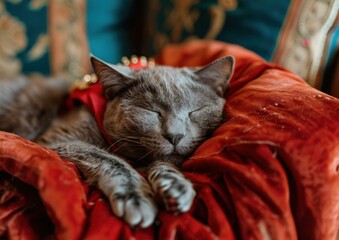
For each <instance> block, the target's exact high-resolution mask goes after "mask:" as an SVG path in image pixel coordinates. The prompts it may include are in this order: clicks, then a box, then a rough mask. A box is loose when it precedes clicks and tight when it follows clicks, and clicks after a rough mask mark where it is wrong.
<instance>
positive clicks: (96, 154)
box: [48, 141, 157, 227]
mask: <svg viewBox="0 0 339 240" xmlns="http://www.w3.org/2000/svg"><path fill="white" fill-rule="evenodd" d="M48 147H49V148H51V149H53V150H55V151H56V152H57V153H59V155H60V156H61V157H63V158H65V159H68V160H70V161H72V162H74V163H75V164H76V166H77V167H78V168H79V169H80V171H81V172H82V173H83V174H84V176H85V177H86V179H87V181H88V182H89V183H90V184H95V185H96V186H98V188H99V189H100V190H101V191H102V192H103V193H104V194H105V195H106V196H107V197H108V199H109V201H110V205H111V208H112V210H113V212H114V213H115V215H116V216H118V217H121V218H123V219H124V220H125V221H126V222H127V223H128V224H129V225H131V226H140V227H148V226H149V225H151V224H152V223H153V221H154V219H155V217H156V214H157V208H156V205H155V203H154V200H153V192H152V189H151V187H150V185H149V184H148V182H147V180H146V179H144V178H143V177H142V176H140V175H139V174H138V172H136V171H135V170H134V169H133V168H132V167H131V166H130V165H128V164H127V163H126V162H125V161H124V160H122V159H121V158H119V157H117V156H115V155H112V154H109V153H108V152H106V151H104V150H102V149H100V148H98V147H96V146H93V145H91V144H88V143H85V142H82V141H70V142H66V143H62V144H57V145H51V146H48Z"/></svg>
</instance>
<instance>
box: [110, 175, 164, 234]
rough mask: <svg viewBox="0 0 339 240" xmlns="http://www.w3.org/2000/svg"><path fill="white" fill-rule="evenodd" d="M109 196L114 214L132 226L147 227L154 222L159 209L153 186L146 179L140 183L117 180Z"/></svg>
mask: <svg viewBox="0 0 339 240" xmlns="http://www.w3.org/2000/svg"><path fill="white" fill-rule="evenodd" d="M107 196H108V197H109V201H110V205H111V208H112V210H113V212H114V214H115V215H116V216H118V217H121V218H123V219H124V220H125V221H126V222H127V223H128V224H129V225H130V226H131V227H141V228H146V227H148V226H150V225H151V224H152V223H153V222H154V219H155V217H156V215H157V212H158V211H157V207H156V204H155V202H154V200H153V193H152V190H151V187H150V186H149V184H148V183H147V182H146V181H145V180H144V179H142V180H140V182H138V183H135V182H134V183H131V182H128V183H126V182H124V181H122V182H121V181H116V184H114V187H113V188H112V189H111V193H110V194H108V195H107Z"/></svg>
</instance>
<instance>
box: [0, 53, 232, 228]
mask: <svg viewBox="0 0 339 240" xmlns="http://www.w3.org/2000/svg"><path fill="white" fill-rule="evenodd" d="M91 61H92V65H93V67H94V70H95V72H96V74H97V76H98V79H99V81H100V82H101V84H102V86H103V92H104V95H105V97H106V99H107V100H108V103H107V106H106V110H105V113H104V118H103V126H104V129H105V131H106V133H107V135H108V137H109V138H110V140H111V141H112V142H113V148H112V151H107V149H110V148H111V146H107V143H106V142H105V140H104V138H103V136H102V135H101V132H100V130H99V128H98V126H97V124H96V121H95V119H94V117H93V116H92V114H91V113H90V112H89V110H88V109H87V108H86V107H84V106H80V107H78V108H76V109H74V110H72V111H69V112H67V113H66V114H62V115H60V116H58V117H56V118H55V119H54V120H53V121H51V120H52V117H51V116H52V115H53V116H54V115H55V112H56V111H55V110H52V114H49V112H50V111H49V110H46V109H48V107H47V106H48V105H51V104H52V102H51V101H49V102H47V105H44V103H45V102H46V101H45V100H43V101H41V99H43V98H42V96H40V95H39V94H40V93H41V92H39V94H37V93H36V94H35V95H34V94H31V96H30V97H27V96H26V97H25V95H27V94H28V92H31V91H30V90H29V89H30V88H32V86H30V85H26V88H25V87H21V88H13V89H15V90H11V88H10V87H7V88H6V89H7V90H6V94H5V95H4V93H3V92H1V91H3V90H1V89H4V88H3V86H4V85H2V86H1V87H0V101H1V102H2V101H4V100H3V99H1V98H6V99H7V100H6V103H5V102H4V103H5V104H2V105H0V119H2V118H3V117H4V116H5V115H7V117H6V119H7V120H5V121H0V129H1V130H5V131H11V132H14V133H17V134H21V135H22V136H24V137H27V138H29V139H30V140H35V141H37V142H38V143H40V144H42V145H44V146H46V147H48V148H50V149H53V150H55V151H56V152H57V153H58V154H59V155H60V156H62V157H63V158H65V159H69V160H70V161H72V162H74V163H75V164H76V166H77V167H78V168H79V170H80V171H81V172H82V174H83V175H84V176H85V178H86V179H87V181H88V182H89V183H90V184H93V185H95V186H97V187H98V188H99V189H101V191H102V192H103V193H104V194H105V195H106V196H107V198H108V200H109V202H110V205H111V208H112V210H113V212H114V214H115V215H116V216H118V217H122V218H123V219H124V220H125V221H126V222H127V223H128V224H130V225H131V226H140V227H148V226H149V225H150V224H152V223H153V221H154V219H155V217H156V214H157V206H156V204H155V201H154V195H157V196H159V197H160V199H162V201H163V203H164V205H165V207H166V209H167V210H168V211H170V212H174V213H181V212H186V211H188V210H189V209H190V207H191V205H192V202H193V199H194V196H195V191H194V189H193V185H192V183H191V182H189V181H188V180H187V179H186V178H185V177H184V176H183V175H182V174H181V173H180V171H179V170H178V169H177V167H178V166H179V165H180V164H181V163H182V162H183V161H184V160H185V159H186V158H187V157H188V156H190V155H191V154H192V153H193V151H194V150H195V149H196V148H197V146H198V145H199V144H201V143H202V141H203V140H205V139H206V138H207V137H208V136H209V135H210V134H211V133H212V132H213V130H215V128H216V127H217V126H218V125H219V124H220V123H221V121H222V119H223V108H224V104H225V100H224V98H223V94H224V91H225V89H226V88H227V86H228V82H229V80H230V78H231V75H232V73H233V63H234V59H233V57H230V56H228V57H224V58H221V59H219V60H217V61H215V62H213V63H211V64H209V65H207V66H205V67H203V68H200V69H190V68H173V67H165V66H158V67H154V68H149V69H144V70H132V69H130V68H128V67H123V66H114V65H109V64H106V63H104V62H103V61H101V60H99V59H97V58H95V57H92V58H91ZM7 83H8V82H7ZM0 84H3V83H1V81H0ZM42 85H44V84H42ZM33 88H34V87H33ZM18 89H21V90H20V91H19V90H18ZM25 89H26V90H25ZM58 89H60V88H58ZM13 92H15V94H14V95H15V97H14V95H13V94H11V93H13ZM44 92H45V93H46V95H45V97H46V96H47V98H46V99H49V98H48V96H50V95H51V94H49V91H47V90H46V91H44ZM21 95H24V96H23V97H21ZM54 95H56V97H55V98H54V101H53V104H52V105H53V106H57V105H58V104H57V103H58V102H59V101H60V99H61V97H60V96H63V94H54ZM54 95H53V94H52V95H51V96H54ZM34 96H35V97H38V98H40V100H39V101H37V100H34V102H35V103H37V102H40V103H41V104H43V105H44V106H45V107H46V109H44V110H34V109H33V107H32V108H30V107H29V106H30V105H29V104H30V102H31V100H32V99H34ZM17 98H25V99H26V104H27V107H26V108H22V107H21V108H18V107H17V105H18V104H12V103H13V102H14V103H15V102H18V101H15V100H14V99H17ZM19 105H20V104H19ZM4 106H6V107H4ZM5 108H6V109H7V111H5V110H4V109H5ZM40 108H41V107H40ZM8 109H12V110H13V111H14V109H16V110H17V112H16V113H14V112H13V111H11V113H9V111H8ZM53 109H54V108H53ZM26 112H31V114H27V113H26ZM8 114H12V116H8ZM45 115H47V116H48V117H44V116H45ZM8 119H19V120H18V121H16V122H17V127H18V128H20V129H21V130H20V131H17V130H16V129H14V128H13V126H10V127H8V124H7V123H6V121H8ZM39 119H43V120H44V121H45V122H47V123H45V124H41V123H40V121H39ZM20 124H21V125H22V126H23V127H20V126H19V125H20ZM46 124H50V126H46ZM25 126H29V127H28V128H30V129H38V130H37V132H39V133H40V132H43V134H41V135H40V136H34V135H32V134H31V133H30V134H27V133H25V132H24V131H22V129H25ZM27 131H28V132H32V131H31V130H29V129H27ZM107 147H109V148H107ZM131 166H134V168H132V167H131ZM135 168H137V169H141V171H144V172H145V175H146V176H147V177H146V178H147V180H146V179H145V178H144V177H142V176H141V175H140V174H139V173H138V172H137V171H136V170H135Z"/></svg>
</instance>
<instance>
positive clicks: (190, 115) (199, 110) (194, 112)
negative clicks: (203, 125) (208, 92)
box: [188, 106, 207, 118]
mask: <svg viewBox="0 0 339 240" xmlns="http://www.w3.org/2000/svg"><path fill="white" fill-rule="evenodd" d="M205 108H207V106H202V107H199V108H197V109H195V110H193V111H190V112H189V113H188V116H189V117H190V118H191V117H194V114H198V113H199V112H201V111H202V110H204V109H205Z"/></svg>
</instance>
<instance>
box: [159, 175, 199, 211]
mask: <svg viewBox="0 0 339 240" xmlns="http://www.w3.org/2000/svg"><path fill="white" fill-rule="evenodd" d="M153 188H154V189H155V191H156V192H157V193H158V194H159V195H160V196H161V198H162V199H163V201H164V203H165V207H166V209H167V211H169V212H173V213H183V212H187V211H188V210H189V209H190V208H191V206H192V203H193V200H194V197H195V195H196V193H195V191H194V189H193V185H192V183H191V182H190V181H188V180H187V179H185V178H184V177H183V176H180V175H178V174H173V173H166V174H161V175H159V176H158V177H157V179H156V180H155V182H154V183H153Z"/></svg>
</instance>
